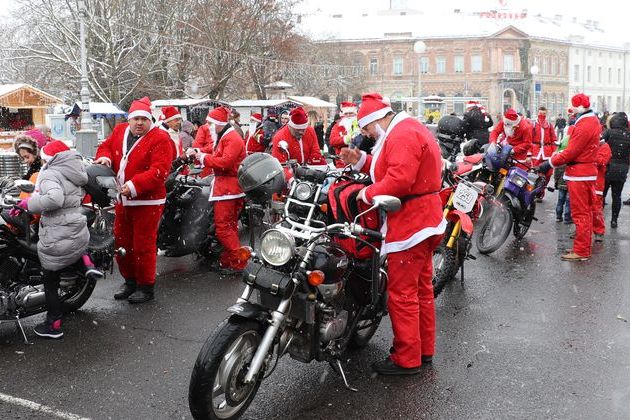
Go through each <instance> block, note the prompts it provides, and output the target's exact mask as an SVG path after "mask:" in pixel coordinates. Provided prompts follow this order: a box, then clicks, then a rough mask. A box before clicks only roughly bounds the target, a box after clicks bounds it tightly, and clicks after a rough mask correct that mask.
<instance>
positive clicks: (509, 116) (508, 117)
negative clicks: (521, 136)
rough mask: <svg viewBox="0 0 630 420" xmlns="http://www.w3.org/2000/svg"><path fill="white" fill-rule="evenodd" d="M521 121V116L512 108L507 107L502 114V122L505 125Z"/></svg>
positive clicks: (512, 124)
mask: <svg viewBox="0 0 630 420" xmlns="http://www.w3.org/2000/svg"><path fill="white" fill-rule="evenodd" d="M520 122H521V116H520V115H518V114H517V113H516V111H515V110H514V109H512V108H509V109H508V110H506V111H505V113H504V114H503V124H505V125H511V126H514V125H517V124H518V123H520Z"/></svg>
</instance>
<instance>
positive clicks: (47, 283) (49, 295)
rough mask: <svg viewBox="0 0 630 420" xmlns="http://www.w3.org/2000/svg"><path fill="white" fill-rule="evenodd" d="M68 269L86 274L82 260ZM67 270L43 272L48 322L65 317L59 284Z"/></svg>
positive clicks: (44, 270)
mask: <svg viewBox="0 0 630 420" xmlns="http://www.w3.org/2000/svg"><path fill="white" fill-rule="evenodd" d="M68 269H77V270H78V271H79V272H81V273H85V265H84V264H83V261H82V260H79V261H77V262H76V263H74V264H72V266H70V267H68ZM65 270H66V269H65V268H64V269H62V270H59V271H52V270H46V269H43V270H42V280H43V283H44V294H45V295H46V308H47V309H48V313H47V314H46V319H47V320H48V322H53V321H56V320H58V319H61V317H62V315H63V306H62V305H63V302H62V301H61V298H60V297H59V282H60V279H61V273H62V272H63V271H65Z"/></svg>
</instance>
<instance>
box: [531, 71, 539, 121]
mask: <svg viewBox="0 0 630 420" xmlns="http://www.w3.org/2000/svg"><path fill="white" fill-rule="evenodd" d="M529 72H530V73H531V74H532V116H533V115H535V114H536V75H537V74H538V66H537V65H535V64H534V65H533V66H531V67H530V69H529Z"/></svg>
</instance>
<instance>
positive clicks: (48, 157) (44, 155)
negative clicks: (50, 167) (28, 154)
mask: <svg viewBox="0 0 630 420" xmlns="http://www.w3.org/2000/svg"><path fill="white" fill-rule="evenodd" d="M39 157H41V158H42V159H43V160H45V161H46V162H48V161H49V160H50V159H52V156H50V155H47V154H46V153H44V149H43V148H42V150H40V152H39Z"/></svg>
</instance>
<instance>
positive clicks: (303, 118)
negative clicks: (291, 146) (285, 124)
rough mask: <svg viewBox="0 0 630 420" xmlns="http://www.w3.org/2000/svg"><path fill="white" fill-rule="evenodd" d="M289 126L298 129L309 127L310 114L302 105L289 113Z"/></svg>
mask: <svg viewBox="0 0 630 420" xmlns="http://www.w3.org/2000/svg"><path fill="white" fill-rule="evenodd" d="M289 127H293V128H295V129H296V130H305V129H306V128H307V127H308V116H307V115H306V111H304V108H302V107H301V106H299V107H297V108H294V109H292V110H291V112H290V113H289Z"/></svg>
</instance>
